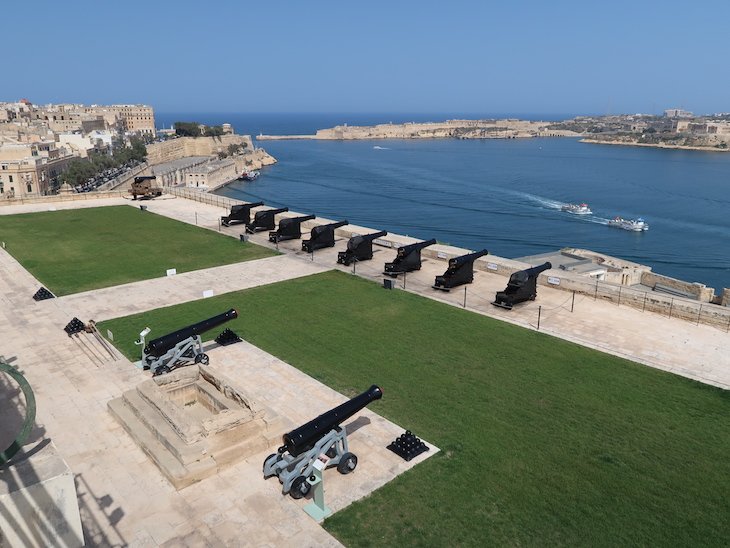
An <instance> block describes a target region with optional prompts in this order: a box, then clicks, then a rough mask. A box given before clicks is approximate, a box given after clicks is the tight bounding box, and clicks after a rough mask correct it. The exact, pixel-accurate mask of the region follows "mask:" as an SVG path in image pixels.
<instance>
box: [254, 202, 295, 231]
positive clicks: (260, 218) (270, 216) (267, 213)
mask: <svg viewBox="0 0 730 548" xmlns="http://www.w3.org/2000/svg"><path fill="white" fill-rule="evenodd" d="M286 211H289V208H288V207H280V208H279V209H264V210H263V211H257V212H256V213H255V214H254V216H253V221H251V222H250V223H246V232H248V233H249V234H253V233H254V232H262V231H264V230H274V228H275V227H276V220H275V219H274V217H275V215H277V214H279V213H284V212H286Z"/></svg>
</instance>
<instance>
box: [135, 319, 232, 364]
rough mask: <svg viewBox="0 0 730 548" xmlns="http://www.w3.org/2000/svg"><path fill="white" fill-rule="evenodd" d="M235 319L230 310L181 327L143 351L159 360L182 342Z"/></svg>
mask: <svg viewBox="0 0 730 548" xmlns="http://www.w3.org/2000/svg"><path fill="white" fill-rule="evenodd" d="M237 317H238V312H236V310H235V309H233V308H231V309H230V310H229V311H228V312H224V313H223V314H218V315H217V316H213V317H211V318H208V319H207V320H203V321H202V322H198V323H194V324H192V325H189V326H187V327H183V328H182V329H178V330H177V331H173V332H172V333H168V334H167V335H163V336H162V337H158V338H156V339H153V340H151V341H150V342H148V343H147V346H145V349H144V351H145V353H146V354H147V355H150V356H154V357H156V358H159V357H160V356H162V355H163V354H164V353H165V352H167V351H168V350H170V349H171V348H172V347H174V346H175V345H176V344H177V343H179V342H181V341H184V340H185V339H187V338H189V337H194V336H195V335H200V334H201V333H205V332H206V331H210V330H211V329H213V328H215V327H218V326H219V325H221V324H224V323H226V322H227V321H229V320H233V319H234V318H237Z"/></svg>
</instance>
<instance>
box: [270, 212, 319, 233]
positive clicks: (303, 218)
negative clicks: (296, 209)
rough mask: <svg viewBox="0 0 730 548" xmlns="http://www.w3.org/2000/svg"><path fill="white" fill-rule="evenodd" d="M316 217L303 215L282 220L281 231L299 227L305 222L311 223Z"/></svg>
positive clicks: (280, 222) (280, 223)
mask: <svg viewBox="0 0 730 548" xmlns="http://www.w3.org/2000/svg"><path fill="white" fill-rule="evenodd" d="M316 217H317V216H316V215H302V216H301V217H287V218H286V219H282V220H281V221H279V230H282V229H283V228H285V227H287V226H289V225H297V224H302V223H303V222H304V221H311V220H312V219H314V218H316Z"/></svg>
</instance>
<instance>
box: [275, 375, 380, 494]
mask: <svg viewBox="0 0 730 548" xmlns="http://www.w3.org/2000/svg"><path fill="white" fill-rule="evenodd" d="M382 397H383V391H382V390H381V389H380V388H379V387H377V386H375V385H372V386H371V387H370V388H368V389H367V390H366V391H365V392H363V393H362V394H360V395H358V396H355V397H354V398H352V399H351V400H348V401H346V402H345V403H343V404H341V405H338V406H337V407H335V408H334V409H331V410H329V411H327V412H326V413H323V414H321V415H320V416H319V417H317V418H316V419H313V420H311V421H309V422H308V423H306V424H303V425H302V426H300V427H299V428H295V429H294V430H292V431H291V432H288V433H286V434H284V436H283V438H282V439H283V442H284V445H282V446H281V447H279V450H278V451H277V452H276V453H274V454H272V455H269V456H268V457H266V460H264V478H269V477H271V476H278V477H279V481H280V482H281V484H282V493H284V494H286V493H290V494H291V496H292V497H293V498H295V499H299V498H302V497H303V496H306V494H307V493H308V492H309V489H310V487H311V486H310V484H309V483H308V482H307V478H308V477H309V476H310V475H311V474H312V470H313V469H314V468H313V467H314V462H315V461H316V460H317V458H318V457H319V456H320V455H323V454H326V455H327V456H328V457H329V459H330V460H329V461H328V462H327V467H328V468H329V467H331V466H337V471H338V472H340V473H341V474H349V473H350V472H352V471H353V470H354V469H355V467H356V466H357V457H356V456H355V455H353V454H352V453H350V452H349V450H348V446H347V432H346V431H345V429H344V428H343V427H342V426H340V425H341V424H342V423H343V422H344V421H345V420H347V419H349V418H350V417H352V416H353V415H354V414H355V413H357V412H358V411H360V410H361V409H363V408H365V407H366V406H367V405H368V404H369V403H370V402H372V401H375V400H379V399H380V398H382Z"/></svg>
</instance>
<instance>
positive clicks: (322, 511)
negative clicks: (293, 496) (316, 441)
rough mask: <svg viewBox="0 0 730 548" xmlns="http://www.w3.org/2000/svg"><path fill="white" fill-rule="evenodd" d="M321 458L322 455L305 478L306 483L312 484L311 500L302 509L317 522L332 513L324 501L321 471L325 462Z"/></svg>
mask: <svg viewBox="0 0 730 548" xmlns="http://www.w3.org/2000/svg"><path fill="white" fill-rule="evenodd" d="M321 459H322V457H320V458H319V459H317V460H316V461H315V462H314V465H313V466H314V470H313V471H312V475H311V476H310V477H309V478H307V483H309V485H311V486H312V487H311V488H312V502H310V503H309V504H307V505H306V506H305V507H304V511H305V512H306V513H307V514H309V515H310V516H311V517H312V519H314V520H315V521H317V522H320V521H322V520H323V519H324V518H326V517H327V516H329V515H331V514H332V510H331V509H330V508H329V507H328V506H327V505H326V504H325V503H324V480H323V478H322V471H323V470H324V468H325V466H326V464H325V462H324V461H322V460H321Z"/></svg>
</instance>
